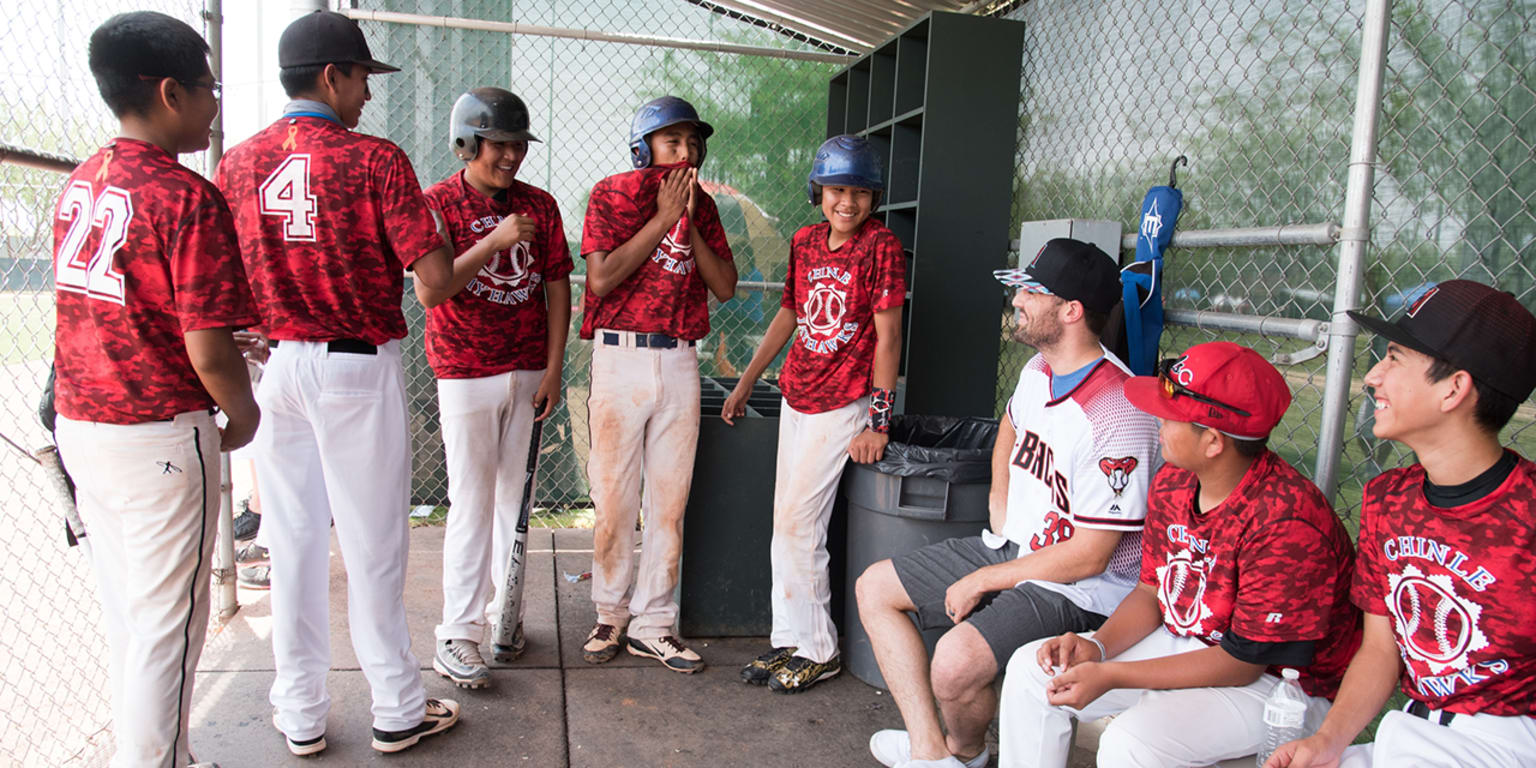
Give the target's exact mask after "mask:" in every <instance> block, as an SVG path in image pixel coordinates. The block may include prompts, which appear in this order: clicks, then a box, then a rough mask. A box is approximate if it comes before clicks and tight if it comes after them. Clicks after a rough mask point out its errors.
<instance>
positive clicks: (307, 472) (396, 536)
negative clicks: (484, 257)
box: [254, 341, 426, 740]
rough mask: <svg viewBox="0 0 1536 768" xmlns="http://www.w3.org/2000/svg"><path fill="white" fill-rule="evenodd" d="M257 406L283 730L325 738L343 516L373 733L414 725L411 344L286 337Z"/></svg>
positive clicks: (419, 708)
mask: <svg viewBox="0 0 1536 768" xmlns="http://www.w3.org/2000/svg"><path fill="white" fill-rule="evenodd" d="M256 398H257V401H258V402H259V403H260V404H261V410H262V420H261V429H259V430H258V431H257V434H256V440H255V441H254V442H255V446H256V475H257V477H258V478H259V482H260V483H261V502H262V510H263V517H262V528H263V529H265V530H266V531H267V539H268V540H269V541H270V542H271V549H272V651H273V655H274V656H275V657H276V665H277V677H276V680H274V681H273V683H272V694H271V700H272V706H274V707H276V708H277V715H276V723H277V727H278V729H279V730H281V731H282V732H283V733H284V734H286V735H287V736H288V737H289V738H291V739H298V740H304V739H312V738H314V737H316V736H319V735H321V734H322V733H324V732H325V716H326V713H327V712H328V711H329V710H330V704H331V699H330V694H329V693H327V691H326V687H325V678H326V673H327V672H328V671H329V670H330V666H331V645H330V623H329V620H328V615H329V613H330V539H331V521H332V519H334V520H335V523H336V538H337V539H338V540H339V541H340V543H341V555H342V558H343V562H344V563H345V564H346V568H347V621H348V624H349V625H350V627H351V629H352V647H353V648H354V649H355V650H356V652H357V659H358V663H359V664H360V665H361V666H362V669H363V675H364V676H365V677H366V678H367V679H368V684H369V687H370V688H372V691H373V727H375V728H379V729H382V730H387V731H398V730H404V729H406V728H411V727H414V726H415V725H416V724H418V723H420V722H421V719H422V716H423V714H424V712H425V707H426V693H425V689H424V688H423V687H422V683H421V665H420V664H419V663H418V662H417V661H416V657H415V656H414V655H412V654H411V636H410V634H409V632H408V631H407V630H406V625H405V559H406V553H407V549H408V547H409V541H410V539H409V537H408V533H409V525H408V523H407V515H408V514H409V511H408V509H407V506H408V505H409V502H410V482H411V455H410V440H409V435H408V432H407V426H406V410H405V375H404V372H403V369H402V368H401V365H400V343H399V342H398V341H391V342H389V343H388V344H385V345H383V346H381V347H379V348H378V353H377V354H373V355H363V354H356V353H349V352H329V351H327V348H326V344H325V342H302V341H284V342H282V343H281V345H279V346H278V347H277V348H276V349H274V350H272V358H271V360H269V361H268V363H267V368H266V374H265V376H264V378H263V380H262V383H261V388H260V389H259V390H257V393H256Z"/></svg>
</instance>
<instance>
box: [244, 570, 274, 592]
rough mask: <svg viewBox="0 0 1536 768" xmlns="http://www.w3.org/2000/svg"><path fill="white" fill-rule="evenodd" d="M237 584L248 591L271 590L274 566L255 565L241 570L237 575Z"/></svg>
mask: <svg viewBox="0 0 1536 768" xmlns="http://www.w3.org/2000/svg"><path fill="white" fill-rule="evenodd" d="M235 583H237V584H239V585H240V586H242V587H245V588H246V589H271V588H272V566H270V565H253V566H251V567H249V568H241V569H240V570H239V571H238V572H237V573H236V574H235Z"/></svg>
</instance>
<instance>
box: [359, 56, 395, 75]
mask: <svg viewBox="0 0 1536 768" xmlns="http://www.w3.org/2000/svg"><path fill="white" fill-rule="evenodd" d="M352 63H353V64H361V65H363V66H365V67H367V68H368V71H369V72H370V73H372V74H375V75H387V74H389V73H391V72H399V71H400V68H399V67H396V66H393V65H390V64H385V63H384V62H382V61H379V60H377V59H366V60H364V61H354V62H352Z"/></svg>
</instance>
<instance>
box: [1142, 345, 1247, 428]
mask: <svg viewBox="0 0 1536 768" xmlns="http://www.w3.org/2000/svg"><path fill="white" fill-rule="evenodd" d="M1182 359H1183V358H1177V357H1170V358H1166V359H1164V360H1163V361H1162V362H1160V363H1158V364H1157V379H1158V381H1160V382H1161V383H1162V385H1163V389H1162V391H1163V397H1164V398H1167V399H1169V400H1172V399H1174V398H1176V397H1187V398H1189V399H1191V400H1194V401H1195V402H1197V403H1205V404H1206V405H1211V406H1215V407H1217V408H1221V409H1223V410H1227V411H1231V412H1232V413H1235V414H1237V415H1238V416H1242V417H1244V418H1248V417H1250V416H1252V415H1253V414H1251V413H1249V412H1247V411H1245V410H1243V409H1241V408H1239V407H1237V406H1235V405H1231V404H1229V403H1223V402H1222V401H1220V400H1217V399H1216V398H1214V397H1207V396H1205V395H1202V394H1200V393H1199V392H1196V391H1194V390H1192V389H1190V388H1189V387H1186V386H1184V385H1183V384H1180V383H1179V379H1178V374H1177V372H1175V371H1174V370H1173V369H1174V366H1177V365H1178V364H1179V361H1180V360H1182Z"/></svg>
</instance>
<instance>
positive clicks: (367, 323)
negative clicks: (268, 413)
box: [214, 115, 445, 344]
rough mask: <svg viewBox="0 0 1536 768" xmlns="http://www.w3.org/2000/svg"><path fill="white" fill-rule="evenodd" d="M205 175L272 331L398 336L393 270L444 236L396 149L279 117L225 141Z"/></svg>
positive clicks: (300, 336) (312, 336) (313, 121)
mask: <svg viewBox="0 0 1536 768" xmlns="http://www.w3.org/2000/svg"><path fill="white" fill-rule="evenodd" d="M214 181H215V182H216V183H217V184H218V185H219V188H220V189H222V190H223V191H224V195H225V196H226V197H227V198H229V204H230V208H231V210H233V211H234V215H235V228H236V230H237V231H238V232H239V233H240V248H241V251H242V253H243V255H244V257H245V266H246V271H247V272H249V273H250V277H251V291H252V292H253V293H254V294H255V296H256V304H257V307H258V308H259V309H260V310H261V316H262V320H263V321H264V324H265V326H266V331H267V333H268V334H269V335H270V336H271V337H272V338H274V339H279V340H285V341H286V340H293V341H332V340H335V339H360V340H362V341H366V342H368V343H369V344H383V343H385V342H387V341H389V340H391V339H401V338H405V333H406V328H405V316H404V314H403V313H402V312H401V310H400V301H401V293H402V292H403V290H404V285H405V279H404V277H403V275H402V270H403V269H404V268H405V267H409V266H410V265H411V264H412V263H413V262H415V261H416V260H417V259H419V258H421V257H422V256H425V255H426V254H428V253H430V252H432V251H433V250H435V249H437V248H442V247H444V246H445V243H444V242H443V240H442V238H441V237H440V236H439V235H438V234H437V224H436V223H435V222H434V221H433V219H432V214H431V212H430V211H429V210H428V208H427V200H426V197H424V196H423V194H422V191H421V185H420V184H419V183H417V181H416V172H415V170H413V169H412V168H411V161H410V160H408V159H407V158H406V156H405V153H404V152H402V151H401V150H400V148H399V147H397V146H395V145H394V144H393V143H391V142H389V141H388V140H386V139H381V138H378V137H376V136H368V135H366V134H361V133H355V132H353V131H349V130H347V129H346V128H345V127H343V126H342V125H341V124H340V123H337V122H335V121H333V120H328V119H326V118H324V117H315V116H309V115H306V116H302V117H299V116H289V117H284V118H281V119H279V120H278V121H277V122H275V123H273V124H271V125H269V126H267V127H266V128H264V129H262V130H261V131H260V132H259V133H257V134H256V135H255V136H252V137H251V138H249V139H247V140H246V141H244V142H241V143H240V144H239V145H238V146H236V147H234V148H233V149H231V150H229V153H228V154H226V155H225V156H224V161H223V162H221V163H220V164H219V170H218V173H217V174H216V175H215V176H214Z"/></svg>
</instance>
